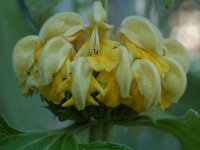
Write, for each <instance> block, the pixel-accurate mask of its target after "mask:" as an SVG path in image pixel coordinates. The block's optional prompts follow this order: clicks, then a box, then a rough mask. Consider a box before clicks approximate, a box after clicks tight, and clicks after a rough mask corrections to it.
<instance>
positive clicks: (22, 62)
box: [13, 12, 83, 103]
mask: <svg viewBox="0 0 200 150" xmlns="http://www.w3.org/2000/svg"><path fill="white" fill-rule="evenodd" d="M82 22H83V21H82V19H81V18H80V16H79V15H77V14H75V13H68V12H66V13H60V14H58V15H55V16H53V17H52V18H50V19H49V20H48V21H47V22H46V23H45V24H44V25H43V26H42V28H41V30H40V33H39V36H27V37H25V38H23V39H21V40H20V41H19V42H18V43H17V44H16V46H15V48H14V52H13V66H14V70H15V72H16V75H17V77H18V79H19V80H20V81H21V83H20V90H21V93H22V94H23V95H25V96H30V95H32V94H33V91H34V90H39V91H40V90H41V91H40V92H41V93H42V94H43V95H44V96H46V97H47V98H48V99H49V100H54V101H57V102H56V103H59V102H60V101H61V99H62V98H64V95H63V94H62V96H61V97H59V98H58V97H57V93H56V92H51V91H55V89H56V88H57V86H58V84H60V82H61V81H62V78H65V76H66V74H65V75H64V76H62V77H61V76H60V75H58V74H59V73H58V72H59V70H60V68H61V67H62V66H63V65H64V63H65V62H68V63H69V57H71V58H70V59H72V57H73V56H72V55H74V54H73V53H75V52H73V51H74V50H73V46H72V45H71V44H70V43H69V42H74V41H75V40H76V39H77V38H78V37H79V36H80V32H83V27H82ZM69 51H70V53H71V54H69ZM68 55H70V56H68ZM65 69H66V68H65ZM61 72H63V71H61ZM55 76H56V77H55ZM58 76H60V79H59V80H58ZM53 78H54V79H53ZM53 83H54V84H53ZM55 83H56V84H57V85H55ZM53 93H55V94H53ZM55 99H57V100H55Z"/></svg>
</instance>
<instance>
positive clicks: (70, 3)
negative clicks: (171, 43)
mask: <svg viewBox="0 0 200 150" xmlns="http://www.w3.org/2000/svg"><path fill="white" fill-rule="evenodd" d="M91 4H92V2H91V0H41V1H37V0H26V2H24V1H20V0H2V1H0V113H2V114H3V116H4V117H5V118H6V120H7V121H8V122H9V124H10V125H12V126H13V127H15V128H17V129H20V130H24V131H38V130H46V129H56V128H59V127H61V126H63V123H60V122H59V121H58V120H57V118H56V117H55V116H53V115H52V114H51V112H49V111H48V110H47V109H46V108H44V107H43V106H45V104H44V103H42V102H41V101H40V98H39V95H35V96H33V97H31V98H30V97H29V98H26V97H23V96H22V95H20V92H19V90H18V84H19V82H18V81H17V79H16V77H15V74H14V71H13V67H12V51H13V47H14V45H15V44H16V42H17V41H18V40H19V39H20V38H22V37H24V36H26V35H30V34H37V32H38V28H39V27H40V26H41V24H42V23H43V22H44V20H45V19H46V18H47V17H48V16H50V15H52V14H54V13H56V12H60V11H75V12H78V13H80V14H81V16H82V17H83V18H84V19H85V22H87V20H86V18H87V10H88V8H89V7H90V6H91ZM38 6H39V7H38ZM134 14H136V15H142V16H146V17H148V18H149V19H151V20H152V22H154V23H155V24H157V25H158V27H159V28H160V30H161V32H162V33H163V35H164V36H165V37H172V38H175V39H177V40H179V41H180V42H182V43H183V44H184V45H185V47H186V48H187V49H188V52H189V54H190V58H191V66H190V72H189V73H188V86H187V89H186V92H185V94H184V95H183V97H182V98H181V99H180V102H179V103H178V104H175V105H173V106H172V107H171V108H170V109H168V110H167V111H166V112H161V111H160V110H157V111H156V112H152V113H151V114H150V115H153V116H154V117H157V118H160V117H162V116H171V115H175V116H177V115H183V114H184V113H185V112H186V111H187V110H188V109H190V108H193V109H194V110H196V111H198V112H200V98H199V97H200V20H199V18H200V1H199V0H176V2H175V4H174V5H173V6H171V7H170V8H169V9H168V10H167V9H165V6H164V4H163V3H162V1H161V0H140V1H139V0H125V1H121V0H108V19H107V20H108V22H109V23H110V24H113V25H114V26H115V28H114V32H116V31H117V27H119V26H120V23H121V21H122V20H123V18H124V17H126V16H128V15H134ZM67 123H68V122H67ZM64 124H65V123H64ZM119 128H120V130H119ZM84 134H85V133H83V135H82V136H81V137H79V140H80V141H86V139H84V138H85V136H84ZM111 140H112V141H115V142H120V143H124V144H127V145H129V146H132V147H135V148H136V149H138V150H145V149H148V150H151V149H152V150H155V149H162V150H165V149H166V150H168V149H171V150H178V149H181V146H180V144H179V143H178V141H177V140H176V139H175V138H174V137H173V136H171V135H170V134H168V133H165V132H162V131H159V130H156V129H152V128H148V127H132V128H127V127H119V126H114V128H113V129H112V136H111Z"/></svg>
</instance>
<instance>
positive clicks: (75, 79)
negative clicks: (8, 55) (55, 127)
mask: <svg viewBox="0 0 200 150" xmlns="http://www.w3.org/2000/svg"><path fill="white" fill-rule="evenodd" d="M106 17H107V14H106V11H105V10H104V8H103V6H102V4H101V2H100V1H95V2H94V3H93V7H92V9H91V10H90V12H89V16H88V18H89V24H88V25H83V20H82V19H81V17H80V16H79V15H78V14H76V13H71V12H64V13H59V14H57V15H55V16H52V17H51V18H50V19H49V20H47V21H46V22H45V24H44V25H43V26H42V28H41V30H40V32H39V35H38V36H27V37H25V38H23V39H21V40H20V41H19V42H18V43H17V44H16V46H15V48H14V52H13V66H14V70H15V73H16V76H17V78H18V79H19V80H20V86H19V88H20V91H21V93H22V94H23V95H25V96H31V95H32V94H33V93H34V91H38V92H39V93H40V94H41V95H42V96H43V97H45V98H46V99H47V100H49V101H51V102H52V103H54V104H55V105H58V106H59V107H66V109H67V107H70V106H75V107H76V108H77V109H78V110H84V109H85V108H86V107H87V106H89V105H95V106H99V104H100V103H103V104H104V105H105V106H107V107H118V106H120V105H125V106H127V107H130V108H132V109H134V110H135V111H136V112H142V111H151V110H154V109H155V107H156V105H157V103H160V104H161V108H162V109H163V110H164V109H166V108H168V107H169V106H170V105H171V104H172V103H176V102H177V101H178V99H179V98H180V97H181V96H182V95H183V93H184V90H185V87H186V73H187V72H188V68H189V58H188V55H187V52H186V49H185V48H184V46H183V45H182V44H180V43H179V42H178V41H175V40H172V39H164V38H163V36H162V34H161V33H160V31H159V30H158V29H157V27H156V26H155V25H153V24H152V23H151V22H149V21H148V20H147V19H145V18H143V17H138V16H130V17H127V18H125V19H124V21H123V22H122V25H121V28H120V30H119V38H120V41H121V45H120V43H119V42H117V41H115V40H111V39H110V38H109V36H108V34H107V33H109V32H111V30H112V26H111V25H109V24H107V23H105V20H106Z"/></svg>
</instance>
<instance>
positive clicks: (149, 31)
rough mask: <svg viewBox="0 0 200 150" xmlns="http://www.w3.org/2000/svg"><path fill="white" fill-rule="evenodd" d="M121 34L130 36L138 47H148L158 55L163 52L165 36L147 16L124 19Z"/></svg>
mask: <svg viewBox="0 0 200 150" xmlns="http://www.w3.org/2000/svg"><path fill="white" fill-rule="evenodd" d="M120 36H121V38H122V40H125V39H123V36H125V37H126V38H128V39H129V40H130V41H132V42H133V43H134V44H136V45H137V46H138V47H141V48H143V49H148V50H150V51H152V52H153V53H156V54H158V55H162V54H163V43H162V40H163V37H162V35H161V33H160V32H159V30H158V29H157V27H156V26H155V25H153V24H152V23H151V22H150V21H148V20H147V19H146V18H143V17H139V16H130V17H127V18H125V19H124V21H123V22H122V25H121V29H120Z"/></svg>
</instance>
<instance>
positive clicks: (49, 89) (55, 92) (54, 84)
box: [37, 58, 71, 104]
mask: <svg viewBox="0 0 200 150" xmlns="http://www.w3.org/2000/svg"><path fill="white" fill-rule="evenodd" d="M69 63H70V61H69V58H67V59H66V60H65V62H64V64H63V65H62V67H61V68H60V69H59V71H58V72H56V73H55V74H54V75H53V78H52V80H51V82H50V83H49V84H48V85H41V84H38V86H37V89H38V91H39V92H40V93H41V94H42V95H43V96H44V97H46V99H48V100H49V101H52V102H53V103H55V104H60V103H61V101H62V100H63V99H64V98H65V92H66V91H70V89H71V80H70V79H71V78H70V76H69V72H68V65H69Z"/></svg>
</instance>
